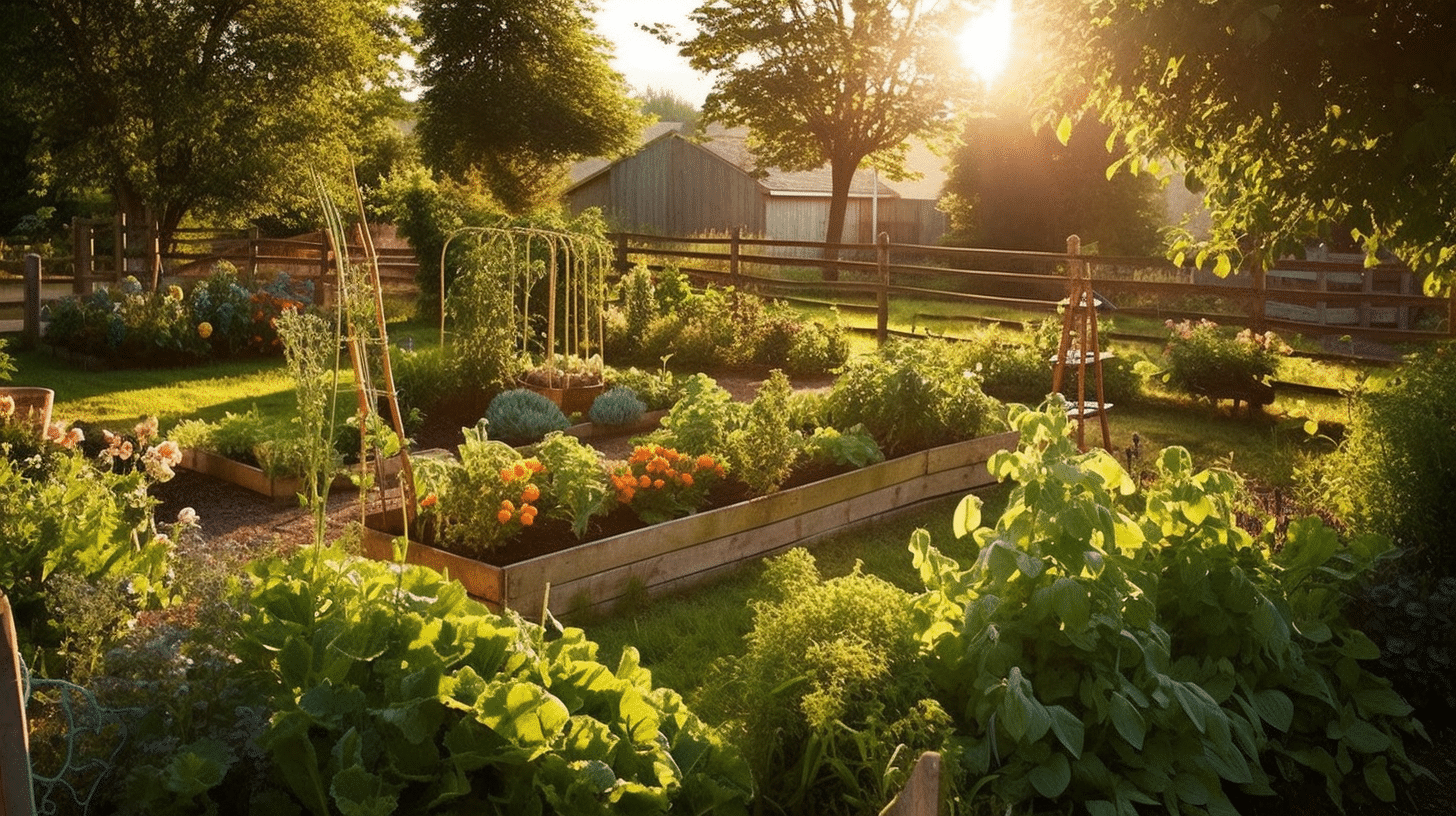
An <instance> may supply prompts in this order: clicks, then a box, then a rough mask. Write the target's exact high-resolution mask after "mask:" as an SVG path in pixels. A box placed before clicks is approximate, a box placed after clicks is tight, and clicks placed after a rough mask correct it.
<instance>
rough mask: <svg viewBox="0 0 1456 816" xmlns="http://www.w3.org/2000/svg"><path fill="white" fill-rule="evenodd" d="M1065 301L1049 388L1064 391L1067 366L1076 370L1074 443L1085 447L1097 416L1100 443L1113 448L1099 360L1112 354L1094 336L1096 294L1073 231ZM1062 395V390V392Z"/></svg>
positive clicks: (1072, 413) (1069, 240)
mask: <svg viewBox="0 0 1456 816" xmlns="http://www.w3.org/2000/svg"><path fill="white" fill-rule="evenodd" d="M1067 266H1068V269H1067V275H1068V278H1069V280H1068V290H1069V294H1068V296H1067V305H1066V309H1065V311H1063V312H1062V339H1061V342H1060V343H1058V345H1057V356H1056V357H1053V358H1052V363H1053V366H1052V391H1053V392H1054V393H1057V394H1063V392H1062V383H1063V380H1064V379H1065V376H1066V372H1067V368H1068V367H1072V368H1075V369H1076V372H1077V394H1076V399H1075V400H1073V399H1068V403H1069V405H1068V408H1067V410H1068V413H1069V415H1070V416H1071V417H1072V418H1074V419H1076V421H1077V447H1079V448H1081V449H1082V450H1086V449H1087V444H1086V442H1085V434H1084V426H1085V425H1086V424H1087V418H1088V417H1090V416H1094V415H1095V416H1096V417H1097V419H1098V422H1099V423H1100V424H1101V426H1102V447H1103V448H1105V449H1107V450H1111V449H1112V434H1111V432H1110V431H1109V430H1108V428H1107V409H1109V408H1111V407H1112V406H1111V404H1110V403H1108V402H1107V400H1106V399H1105V398H1104V396H1103V392H1102V361H1103V360H1104V359H1106V358H1108V357H1111V356H1112V355H1111V354H1108V353H1106V352H1104V351H1102V348H1101V344H1100V340H1099V338H1098V336H1097V295H1096V293H1094V292H1093V291H1092V277H1091V275H1090V274H1089V273H1088V272H1087V263H1086V262H1085V261H1083V260H1082V239H1081V238H1079V237H1077V236H1075V235H1073V236H1070V237H1069V238H1067ZM1089 367H1090V368H1091V369H1092V375H1093V376H1092V378H1093V380H1094V387H1095V390H1096V396H1097V400H1096V401H1095V402H1088V401H1087V385H1088V383H1087V373H1088V372H1087V370H1088V368H1089ZM1063 396H1065V394H1063Z"/></svg>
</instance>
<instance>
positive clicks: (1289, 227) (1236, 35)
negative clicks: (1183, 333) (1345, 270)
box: [1038, 0, 1456, 281]
mask: <svg viewBox="0 0 1456 816" xmlns="http://www.w3.org/2000/svg"><path fill="white" fill-rule="evenodd" d="M1038 16H1039V27H1040V28H1041V29H1042V30H1043V31H1044V32H1046V33H1047V34H1048V36H1049V38H1050V42H1049V43H1048V44H1046V45H1044V46H1043V48H1044V50H1046V51H1047V52H1048V53H1053V54H1056V55H1058V57H1059V59H1058V60H1057V61H1056V62H1055V63H1054V65H1053V76H1052V81H1050V82H1049V83H1048V85H1047V87H1048V89H1049V91H1050V93H1049V95H1048V103H1049V107H1050V108H1051V109H1053V110H1055V111H1057V113H1056V114H1054V116H1064V117H1065V118H1063V119H1062V130H1063V132H1065V129H1066V128H1067V127H1069V126H1070V124H1071V123H1072V121H1073V120H1075V119H1076V118H1077V117H1079V116H1080V115H1083V114H1086V113H1088V112H1092V111H1096V112H1097V113H1099V114H1100V115H1101V116H1102V117H1103V118H1104V119H1105V120H1106V121H1107V122H1108V123H1109V124H1111V125H1112V127H1113V129H1114V135H1115V138H1116V140H1117V143H1118V145H1119V150H1120V151H1121V153H1122V154H1123V155H1122V157H1121V158H1120V159H1119V160H1118V164H1119V165H1122V166H1128V167H1132V168H1134V169H1139V168H1141V167H1144V166H1146V165H1147V164H1148V163H1149V160H1148V158H1147V157H1158V156H1171V157H1173V158H1175V159H1176V160H1177V161H1178V162H1180V163H1181V164H1182V165H1183V166H1184V167H1186V169H1187V172H1188V175H1189V178H1190V181H1191V182H1192V183H1193V184H1191V185H1190V187H1193V186H1194V185H1201V186H1202V188H1203V189H1204V190H1205V197H1206V202H1207V204H1208V205H1209V207H1210V208H1211V210H1212V212H1213V216H1214V232H1213V235H1212V238H1211V239H1210V241H1209V242H1208V243H1207V244H1203V245H1201V246H1198V247H1197V248H1198V249H1199V250H1200V258H1199V260H1200V262H1201V261H1202V260H1203V259H1204V258H1205V257H1207V256H1210V255H1211V256H1212V257H1214V258H1216V259H1217V261H1216V268H1217V270H1218V271H1220V272H1224V273H1226V272H1228V271H1229V270H1231V269H1234V268H1237V267H1238V266H1239V264H1240V261H1241V260H1242V257H1243V256H1244V255H1246V254H1249V253H1257V254H1258V257H1259V258H1261V259H1262V260H1263V261H1265V262H1267V261H1268V260H1270V259H1271V258H1273V257H1277V256H1278V255H1279V254H1283V253H1286V252H1294V253H1298V252H1300V251H1302V247H1303V244H1304V242H1305V241H1307V240H1309V239H1310V238H1312V237H1316V236H1320V235H1331V234H1332V231H1333V230H1339V231H1341V232H1345V231H1348V233H1349V234H1350V235H1353V236H1354V237H1355V238H1356V239H1357V240H1359V241H1361V242H1363V244H1364V246H1365V248H1366V250H1367V251H1369V252H1371V253H1374V252H1376V251H1378V250H1380V249H1381V248H1386V249H1389V250H1392V251H1393V252H1395V253H1396V254H1397V255H1399V256H1400V257H1401V258H1402V259H1403V260H1405V261H1406V262H1408V263H1410V264H1411V265H1412V266H1414V267H1415V268H1417V269H1421V270H1424V271H1427V272H1433V273H1437V275H1438V276H1439V277H1441V278H1444V279H1445V280H1447V281H1449V280H1450V278H1451V276H1452V274H1453V271H1456V192H1453V191H1456V62H1453V61H1452V60H1451V59H1450V58H1449V53H1448V48H1449V43H1450V40H1451V38H1452V35H1453V34H1456V4H1451V3H1432V2H1425V0H1326V2H1319V3H1316V2H1309V1H1305V2H1286V3H1273V2H1270V0H1213V1H1210V0H1151V1H1149V0H1095V2H1094V0H1080V2H1062V0H1055V2H1052V1H1051V0H1046V2H1042V3H1041V4H1040V6H1039V8H1038ZM1334 237H1338V236H1334ZM1181 248H1189V243H1188V242H1187V241H1186V240H1185V241H1184V242H1182V245H1181Z"/></svg>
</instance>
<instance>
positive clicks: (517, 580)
mask: <svg viewBox="0 0 1456 816" xmlns="http://www.w3.org/2000/svg"><path fill="white" fill-rule="evenodd" d="M1016 442H1017V435H1016V433H1015V432H1007V433H1002V434H997V435H995V436H987V437H981V438H979V439H972V440H969V441H966V442H958V443H955V444H952V445H945V446H942V447H938V448H932V449H930V450H926V451H921V452H919V453H913V454H910V455H908V456H902V457H899V458H897V459H892V460H890V461H888V462H882V463H880V464H877V465H871V466H869V467H866V468H862V469H860V470H856V471H852V472H850V473H845V474H841V475H839V476H834V477H831V478H828V479H824V480H822V481H818V482H815V483H813V484H807V485H804V486H802V487H796V488H792V489H789V490H784V491H781V492H778V493H772V494H770V495H767V496H761V497H758V498H755V499H751V500H749V501H745V502H740V503H738V504H735V505H731V506H729V507H723V508H719V509H716V510H708V511H705V512H702V513H698V514H697V515H692V516H688V517H686V518H681V519H675V520H673V521H668V522H664V523H662V524H656V525H653V526H651V527H646V528H643V529H641V530H634V531H632V532H629V533H623V534H621V535H616V536H612V537H610V538H604V539H600V540H598V541H591V542H587V543H585V544H580V545H577V546H573V547H568V548H565V549H562V550H559V551H557V552H553V553H548V554H546V555H542V556H538V557H536V558H532V559H529V560H527V561H522V562H519V563H516V564H511V565H508V566H504V567H500V566H495V565H492V564H487V563H485V562H483V561H477V560H475V559H472V558H467V557H465V556H461V555H456V554H454V553H451V552H447V551H445V550H441V549H437V548H435V547H429V546H426V545H424V544H420V543H418V542H414V541H411V542H410V543H409V546H408V549H407V551H406V556H405V560H406V561H408V562H409V563H412V564H422V565H424V566H428V567H432V568H434V569H436V570H439V571H441V572H444V573H447V574H448V575H449V576H450V577H452V578H454V579H456V580H458V581H460V582H461V583H462V584H464V585H465V589H466V591H468V592H469V593H470V594H471V595H473V596H475V597H476V598H478V599H480V600H483V601H485V602H486V603H487V604H488V605H490V606H491V607H492V608H495V609H500V608H501V607H509V608H511V609H514V610H516V611H517V612H520V613H521V614H522V615H524V616H526V617H527V618H535V617H539V616H540V615H541V612H542V607H543V605H549V607H550V609H551V612H552V613H553V614H555V615H558V616H559V615H562V614H564V613H565V612H567V611H570V612H583V611H589V610H592V609H594V608H600V609H607V608H610V607H611V605H613V604H614V603H615V602H616V601H617V600H618V599H620V598H622V597H623V596H624V595H626V594H628V592H629V591H631V592H636V591H640V590H645V591H646V592H647V593H648V594H649V595H660V594H663V593H667V592H671V591H674V590H679V589H683V588H686V587H690V586H692V585H694V584H699V583H702V582H704V581H707V580H710V579H713V578H716V577H718V576H720V575H722V574H724V573H726V572H728V571H730V570H732V569H734V568H736V567H737V566H739V565H740V564H741V563H742V562H744V561H750V560H754V559H758V558H762V557H764V556H766V555H771V554H773V553H777V552H781V551H783V550H787V549H789V548H790V547H793V546H796V545H800V544H807V543H810V542H813V541H815V540H818V539H821V538H823V537H825V536H828V535H830V534H832V533H836V532H840V531H842V530H845V529H847V528H849V527H851V526H853V525H856V524H859V523H862V522H865V521H868V520H870V519H873V518H874V517H876V516H878V515H881V514H883V513H887V512H889V511H892V510H896V509H900V508H904V507H908V506H910V505H912V504H915V503H917V502H921V501H924V500H926V499H933V498H937V497H940V496H946V495H950V494H953V493H958V492H963V491H969V490H972V489H975V488H978V487H985V486H987V485H990V484H993V483H994V482H995V480H994V479H992V478H991V476H990V474H989V473H988V472H987V470H986V460H987V459H989V458H990V457H991V455H992V454H994V453H996V452H997V451H1000V450H1007V449H1014V448H1015V447H1016ZM383 521H384V519H383V517H382V514H373V515H371V516H369V517H368V519H367V520H366V526H365V530H364V542H363V549H364V553H365V554H366V555H368V556H369V557H371V558H376V559H379V560H383V561H391V560H393V559H394V547H393V540H394V538H395V536H394V535H392V534H390V533H389V532H386V531H385V530H383V529H379V528H381V527H382V526H383ZM548 594H549V601H548V600H547V596H548Z"/></svg>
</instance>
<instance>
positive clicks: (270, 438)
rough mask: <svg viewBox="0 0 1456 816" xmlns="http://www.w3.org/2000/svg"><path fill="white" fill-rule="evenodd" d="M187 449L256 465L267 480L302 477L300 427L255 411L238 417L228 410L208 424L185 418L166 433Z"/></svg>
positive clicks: (246, 412)
mask: <svg viewBox="0 0 1456 816" xmlns="http://www.w3.org/2000/svg"><path fill="white" fill-rule="evenodd" d="M169 435H170V436H171V438H172V439H173V441H175V442H176V443H177V444H178V445H180V446H181V447H182V448H183V449H186V450H201V451H207V452H208V453H212V454H216V455H218V456H222V457H226V458H228V459H233V460H235V461H238V462H243V463H245V464H250V465H255V466H257V467H258V468H259V469H260V470H262V471H263V473H265V474H266V475H268V476H270V477H280V476H301V475H302V474H303V472H304V466H305V462H304V453H303V448H304V440H303V438H302V427H301V426H300V425H299V424H298V423H296V422H292V421H289V420H285V419H282V418H279V417H273V416H264V415H263V413H262V412H260V411H259V410H258V409H257V408H249V409H248V410H247V411H244V412H243V413H241V414H235V413H233V412H231V411H229V412H227V413H225V414H224V415H223V417H222V419H219V420H217V421H215V422H208V421H206V420H201V419H184V420H182V421H181V422H178V423H177V424H176V425H175V426H173V428H172V430H171V432H170V433H169Z"/></svg>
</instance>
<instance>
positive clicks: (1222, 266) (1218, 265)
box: [1213, 253, 1234, 278]
mask: <svg viewBox="0 0 1456 816" xmlns="http://www.w3.org/2000/svg"><path fill="white" fill-rule="evenodd" d="M1233 271H1234V264H1233V260H1232V259H1231V258H1229V256H1228V255H1227V254H1226V253H1219V256H1218V260H1217V261H1215V262H1214V264H1213V274H1215V275H1217V276H1218V277H1220V278H1227V277H1228V276H1229V275H1230V274H1232V273H1233Z"/></svg>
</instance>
